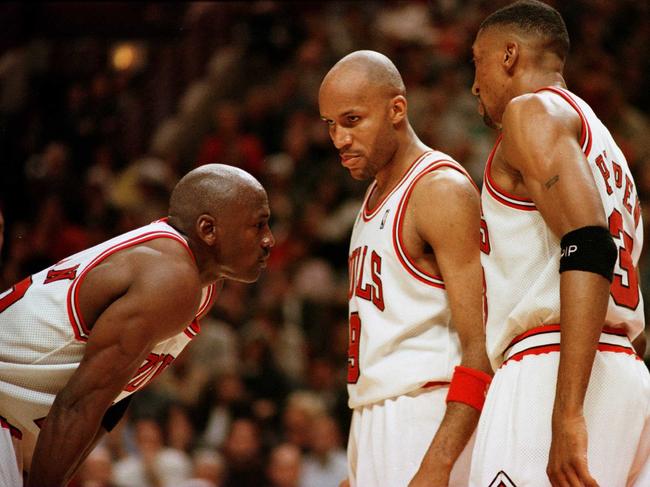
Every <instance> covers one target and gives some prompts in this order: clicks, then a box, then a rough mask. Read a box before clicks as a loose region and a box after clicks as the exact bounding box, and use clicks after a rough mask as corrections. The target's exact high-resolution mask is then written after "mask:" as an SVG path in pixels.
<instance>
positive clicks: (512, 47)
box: [501, 41, 519, 73]
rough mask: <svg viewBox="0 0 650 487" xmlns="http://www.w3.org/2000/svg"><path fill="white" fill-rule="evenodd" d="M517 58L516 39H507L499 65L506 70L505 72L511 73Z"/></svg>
mask: <svg viewBox="0 0 650 487" xmlns="http://www.w3.org/2000/svg"><path fill="white" fill-rule="evenodd" d="M518 59H519V43H518V42H517V41H508V42H507V43H506V47H505V49H504V50H503V58H502V60H501V65H502V66H503V68H504V69H505V70H506V72H508V73H511V72H512V70H513V68H514V67H515V64H517V60H518Z"/></svg>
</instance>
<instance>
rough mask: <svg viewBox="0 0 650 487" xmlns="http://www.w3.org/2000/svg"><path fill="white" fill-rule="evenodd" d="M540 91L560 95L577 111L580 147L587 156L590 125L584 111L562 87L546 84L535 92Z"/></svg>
mask: <svg viewBox="0 0 650 487" xmlns="http://www.w3.org/2000/svg"><path fill="white" fill-rule="evenodd" d="M540 91H550V92H552V93H555V94H556V95H560V96H561V97H562V98H564V100H565V101H566V102H567V103H568V104H569V105H571V107H572V108H573V109H574V110H575V111H576V112H578V116H579V117H580V122H581V123H582V128H581V130H580V147H581V148H582V152H584V153H585V156H586V157H589V152H590V151H591V142H592V137H591V127H590V126H589V122H588V121H587V117H586V116H585V114H584V112H583V111H582V109H581V108H580V106H579V105H578V103H577V102H576V101H575V100H574V99H573V97H572V96H571V94H570V92H568V91H566V90H564V89H562V88H557V87H555V86H546V87H545V88H541V89H539V90H537V91H536V92H535V93H539V92H540Z"/></svg>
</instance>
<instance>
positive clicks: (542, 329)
mask: <svg viewBox="0 0 650 487" xmlns="http://www.w3.org/2000/svg"><path fill="white" fill-rule="evenodd" d="M557 332H560V325H557V324H552V325H542V326H538V327H536V328H533V329H531V330H527V331H525V332H524V333H522V334H521V335H518V336H517V337H515V338H514V339H513V340H512V341H511V342H510V345H508V347H507V348H506V349H505V350H504V352H503V353H504V355H505V354H506V353H507V352H508V350H509V349H510V348H512V346H514V345H516V344H517V343H519V342H521V341H522V340H525V339H526V338H529V337H531V336H536V335H544V334H546V333H557ZM601 333H603V334H605V335H615V336H619V337H627V333H625V330H623V329H620V328H612V327H609V326H604V327H603V329H602V331H601ZM597 350H598V351H600V352H616V353H625V354H628V355H634V356H635V357H636V358H637V359H639V360H641V359H640V358H639V357H638V356H637V355H636V352H635V351H634V349H633V348H632V346H631V345H630V347H626V346H623V345H614V344H611V343H602V342H599V343H598V347H597ZM559 351H560V344H559V343H549V344H547V345H537V346H533V347H530V348H527V349H525V350H522V351H521V352H517V353H515V354H514V355H512V356H511V357H509V358H508V359H507V360H505V361H504V362H503V363H502V364H501V367H503V366H504V365H505V364H507V363H508V362H510V361H515V362H516V361H519V360H521V359H522V358H523V357H525V356H526V355H540V354H542V353H550V352H559Z"/></svg>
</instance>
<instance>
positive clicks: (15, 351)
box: [0, 220, 215, 451]
mask: <svg viewBox="0 0 650 487" xmlns="http://www.w3.org/2000/svg"><path fill="white" fill-rule="evenodd" d="M157 238H171V239H173V240H176V241H177V242H178V243H179V245H183V246H184V247H185V248H186V249H187V251H188V252H190V255H192V254H191V251H190V249H189V247H188V245H187V242H186V241H185V239H184V238H183V237H182V236H181V235H180V233H178V232H177V231H176V230H174V229H173V228H172V227H171V226H169V225H168V224H167V223H166V222H165V221H164V220H160V221H157V222H154V223H152V224H150V225H147V226H144V227H142V228H138V229H136V230H133V231H131V232H128V233H125V234H123V235H120V236H118V237H115V238H113V239H111V240H108V241H106V242H104V243H101V244H99V245H97V246H95V247H91V248H90V249H87V250H84V251H82V252H79V253H77V254H75V255H72V256H71V257H68V258H66V259H64V260H63V261H61V262H59V263H57V264H55V265H53V266H51V267H49V268H48V269H45V270H44V271H41V272H38V273H36V274H34V275H32V276H30V277H28V278H27V279H25V280H23V281H21V282H20V283H18V284H16V285H15V286H14V287H12V288H11V289H9V290H8V291H6V292H4V293H2V294H0V421H2V422H3V425H5V424H6V427H7V428H9V429H10V430H11V433H12V435H13V436H14V437H16V438H18V439H21V440H23V449H24V450H25V451H28V450H29V449H31V448H33V444H34V442H35V439H36V437H37V435H38V432H39V430H40V422H41V421H42V420H43V419H44V418H45V417H46V416H47V414H48V411H49V409H50V407H51V406H52V402H53V401H54V398H55V397H56V395H57V393H58V392H59V391H60V390H61V389H62V388H63V387H64V386H65V385H66V383H67V382H68V379H69V378H70V376H71V375H72V373H73V372H74V371H75V370H76V369H77V367H78V366H79V362H80V361H81V358H82V357H83V354H84V350H85V347H86V342H87V341H88V336H89V334H90V333H91V332H90V331H89V329H88V327H87V323H85V322H84V320H83V317H82V316H81V314H80V313H79V304H78V299H77V298H78V293H79V288H80V287H81V283H82V282H83V280H84V277H85V276H86V275H87V273H88V271H90V270H91V269H92V268H93V267H95V266H97V265H98V264H99V263H100V262H102V261H103V260H104V259H106V258H107V257H109V256H110V255H112V254H113V253H115V252H117V251H120V250H123V249H126V248H128V247H132V246H135V245H138V244H142V243H144V242H148V241H150V240H153V239H157ZM214 295H215V288H214V285H211V286H208V287H206V288H204V289H203V298H202V300H201V305H200V306H199V309H198V311H197V314H196V317H197V318H196V319H195V320H194V321H193V322H192V323H191V324H189V325H188V327H187V328H186V329H185V331H184V332H183V333H180V334H178V335H176V336H174V337H172V338H169V339H167V340H165V341H163V342H161V343H159V344H158V345H156V347H155V348H154V349H153V350H152V351H151V353H150V354H149V356H148V357H147V359H146V360H145V361H144V363H143V364H142V366H141V367H140V368H139V369H138V371H137V372H136V374H135V376H134V377H133V378H132V379H131V380H130V381H129V382H128V384H127V385H126V386H125V388H124V390H123V391H122V392H121V393H120V394H119V396H118V397H116V398H115V401H114V403H115V402H117V401H119V400H121V399H123V398H124V397H126V396H128V395H129V394H131V393H133V392H135V391H137V390H138V389H140V388H141V387H143V386H144V385H146V384H147V383H148V382H150V381H151V380H152V379H153V378H154V377H155V376H157V375H158V374H160V373H161V372H162V371H163V370H164V369H165V368H166V367H167V366H168V365H169V364H170V363H171V362H172V360H174V358H175V357H176V356H177V355H178V354H179V353H180V351H181V350H182V349H183V348H184V347H185V346H186V345H187V344H188V343H189V341H190V340H191V339H192V338H193V337H194V336H196V334H197V333H198V332H199V323H198V317H199V316H201V315H202V314H203V313H204V312H205V311H207V309H208V307H209V306H210V304H211V301H212V299H213V298H214Z"/></svg>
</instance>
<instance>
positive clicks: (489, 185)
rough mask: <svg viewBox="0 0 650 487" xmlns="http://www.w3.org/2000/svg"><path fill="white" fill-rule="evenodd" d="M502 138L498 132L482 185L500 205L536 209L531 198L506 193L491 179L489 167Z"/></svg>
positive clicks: (517, 208)
mask: <svg viewBox="0 0 650 487" xmlns="http://www.w3.org/2000/svg"><path fill="white" fill-rule="evenodd" d="M502 138H503V135H502V134H499V136H498V137H497V140H496V141H495V142H494V147H492V151H491V152H490V155H489V156H488V159H487V163H486V164H485V176H484V178H483V187H484V188H485V189H487V191H488V193H489V194H490V196H492V198H494V199H495V200H496V201H498V202H499V203H501V204H502V205H505V206H509V207H510V208H514V209H515V210H522V211H536V210H537V208H536V207H535V203H534V202H533V200H531V199H528V198H520V197H518V196H515V195H513V194H510V193H508V192H507V191H504V190H503V189H501V188H500V187H499V186H498V185H497V184H496V183H495V182H494V180H493V179H492V175H491V169H492V160H493V159H494V154H496V151H497V147H499V144H500V143H501V139H502Z"/></svg>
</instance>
